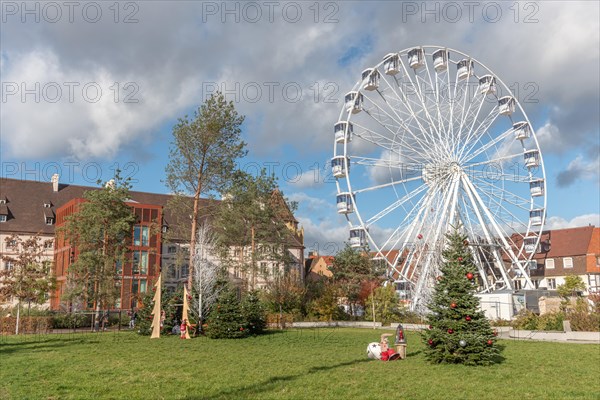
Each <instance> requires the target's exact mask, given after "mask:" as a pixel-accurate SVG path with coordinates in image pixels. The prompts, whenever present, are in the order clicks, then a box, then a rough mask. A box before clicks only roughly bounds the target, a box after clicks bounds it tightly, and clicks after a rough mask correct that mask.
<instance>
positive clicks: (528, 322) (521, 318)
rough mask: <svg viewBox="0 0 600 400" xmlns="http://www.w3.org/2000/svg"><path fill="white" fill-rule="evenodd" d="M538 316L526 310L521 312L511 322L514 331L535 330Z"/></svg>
mask: <svg viewBox="0 0 600 400" xmlns="http://www.w3.org/2000/svg"><path fill="white" fill-rule="evenodd" d="M537 320H538V316H537V315H536V314H534V313H533V312H532V311H529V310H527V309H523V310H521V311H520V312H519V313H518V314H517V317H516V318H515V319H514V320H513V322H512V327H513V328H514V329H525V330H530V331H533V330H536V329H537V323H538V321H537Z"/></svg>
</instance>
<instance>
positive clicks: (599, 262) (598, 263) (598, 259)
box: [596, 256, 600, 267]
mask: <svg viewBox="0 0 600 400" xmlns="http://www.w3.org/2000/svg"><path fill="white" fill-rule="evenodd" d="M596 267H600V256H598V257H596Z"/></svg>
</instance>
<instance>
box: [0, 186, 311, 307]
mask: <svg viewBox="0 0 600 400" xmlns="http://www.w3.org/2000/svg"><path fill="white" fill-rule="evenodd" d="M59 178H60V177H59V176H58V175H54V176H53V177H52V180H51V182H39V181H26V180H17V179H8V178H0V199H1V201H0V259H1V258H2V257H3V256H5V255H13V254H16V249H13V248H11V246H10V243H7V241H6V238H8V237H10V236H11V235H13V234H16V235H19V236H20V237H22V238H27V237H31V236H33V235H38V236H40V238H41V239H42V241H43V242H46V243H49V244H47V247H46V248H45V257H46V259H47V260H48V261H53V270H54V274H55V276H56V278H57V288H56V290H55V291H54V292H53V293H51V297H50V300H49V304H48V305H49V306H51V307H52V308H53V309H65V307H68V306H67V305H66V304H65V303H64V302H63V301H62V300H61V299H62V294H63V293H64V290H65V284H66V279H67V272H68V267H69V265H70V263H72V262H73V261H74V260H75V259H76V257H77V256H78V254H77V249H74V248H71V247H70V246H69V245H68V243H64V242H62V241H60V239H59V240H57V239H56V237H55V236H56V235H55V229H56V228H57V227H59V226H61V225H62V224H63V223H64V218H65V217H66V216H68V215H71V214H72V213H74V212H76V210H77V207H78V205H79V204H81V202H83V201H84V200H83V198H84V194H85V192H86V191H89V190H97V189H98V188H97V187H87V186H79V185H69V184H60V182H59ZM129 194H130V201H129V202H127V204H128V205H129V206H130V207H131V208H132V211H133V212H134V213H135V215H136V222H135V225H134V228H133V230H132V233H131V234H132V245H131V248H130V250H131V251H130V252H129V254H128V256H127V259H126V260H124V261H123V263H121V264H118V265H115V272H116V274H117V275H118V276H119V277H120V280H119V281H120V290H121V298H120V300H119V301H118V302H117V304H115V308H118V309H130V308H134V307H136V306H137V305H139V303H138V300H139V299H140V298H141V295H142V294H143V293H144V292H145V291H146V290H148V288H150V287H151V286H152V284H153V282H154V281H155V280H156V279H157V277H158V275H159V274H161V273H162V274H163V282H164V283H165V286H166V287H167V290H175V289H176V287H177V286H178V285H181V284H183V283H184V282H186V281H187V277H188V274H189V262H188V259H189V236H188V235H187V234H184V233H181V232H185V230H180V229H178V227H179V226H182V225H185V224H188V223H189V218H190V216H189V215H187V214H186V213H185V212H181V211H180V212H178V213H176V212H174V211H173V210H171V209H170V208H169V207H167V204H168V202H169V200H170V199H172V196H170V195H164V194H156V193H145V192H137V191H130V192H129ZM274 195H276V194H274ZM281 201H283V198H282V197H281ZM218 203H219V202H218V201H214V200H207V199H201V200H200V208H201V209H204V210H211V209H213V207H214V206H215V205H216V206H217V207H218ZM286 209H287V213H284V214H282V215H281V217H282V218H283V220H284V222H285V224H286V226H287V227H288V234H287V235H285V237H284V238H282V240H281V243H278V244H277V248H285V251H287V253H288V259H289V260H290V262H289V264H288V267H289V268H290V269H291V271H292V272H294V271H297V274H298V276H300V275H301V272H302V266H303V264H304V232H303V230H302V228H300V227H299V226H298V221H297V220H296V219H295V218H294V216H293V214H292V213H291V212H290V211H289V208H287V206H286ZM184 214H185V215H184ZM270 247H271V249H274V248H275V245H272V246H270ZM248 251H249V249H247V248H244V249H232V252H233V253H234V254H236V252H237V254H244V253H246V254H247V252H248ZM240 252H241V253H240ZM214 260H215V261H216V262H218V259H217V257H216V256H215V258H214ZM234 265H235V264H232V265H231V266H228V273H229V275H230V277H231V278H232V279H233V280H234V281H235V282H237V283H240V284H241V283H245V284H246V285H247V280H248V279H250V276H248V275H247V274H244V275H242V274H241V273H240V270H239V268H238V269H237V270H236V268H235V266H234ZM258 266H259V268H261V269H262V270H265V271H267V270H271V271H274V270H275V269H277V271H280V270H281V271H283V269H282V268H283V266H282V265H281V263H276V262H273V261H271V260H270V258H269V257H264V259H259V261H258ZM0 268H3V269H6V268H11V266H10V265H6V263H5V262H3V261H0ZM267 283H268V275H260V274H259V275H258V276H257V280H256V281H255V282H254V285H253V286H254V287H256V288H261V287H265V286H267ZM247 286H250V285H247ZM1 305H2V304H0V306H1ZM4 305H7V304H4Z"/></svg>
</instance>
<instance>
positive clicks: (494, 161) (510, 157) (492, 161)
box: [469, 152, 523, 168]
mask: <svg viewBox="0 0 600 400" xmlns="http://www.w3.org/2000/svg"><path fill="white" fill-rule="evenodd" d="M521 157H523V152H520V153H515V154H510V155H507V156H501V157H496V158H492V159H489V160H485V161H480V162H477V163H472V164H469V168H472V167H478V166H480V165H490V164H500V163H501V162H502V161H506V160H513V159H516V158H521Z"/></svg>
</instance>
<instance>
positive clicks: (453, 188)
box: [414, 179, 460, 308]
mask: <svg viewBox="0 0 600 400" xmlns="http://www.w3.org/2000/svg"><path fill="white" fill-rule="evenodd" d="M459 186H460V180H459V179H453V180H452V181H451V185H450V188H449V190H448V191H447V194H446V196H445V197H446V198H445V200H444V205H443V207H442V211H441V213H439V214H438V216H439V217H440V219H439V224H438V225H437V227H436V230H435V233H434V237H433V241H431V242H430V243H433V248H430V249H428V250H427V254H426V255H425V257H426V258H425V267H424V268H423V274H422V275H421V276H420V277H419V280H418V282H417V288H416V291H415V300H414V303H415V308H417V307H418V306H419V305H420V302H422V301H423V298H424V297H426V293H424V291H425V284H426V283H427V280H428V279H429V277H430V274H431V273H432V269H433V268H435V267H436V265H435V264H436V262H437V261H438V260H440V259H441V256H440V255H439V254H437V253H438V252H440V251H441V250H442V249H443V245H442V246H438V244H439V241H440V236H441V235H442V231H443V229H444V227H447V226H448V223H449V222H450V221H451V218H452V215H453V213H454V210H455V203H454V202H453V201H452V200H455V201H456V196H457V193H458V188H459ZM449 209H450V211H449V212H448V210H449ZM444 216H446V218H444ZM444 219H446V224H444ZM444 233H446V232H444ZM421 257H422V254H420V255H419V258H418V259H417V261H416V263H415V264H417V265H418V264H419V263H420V261H421Z"/></svg>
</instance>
